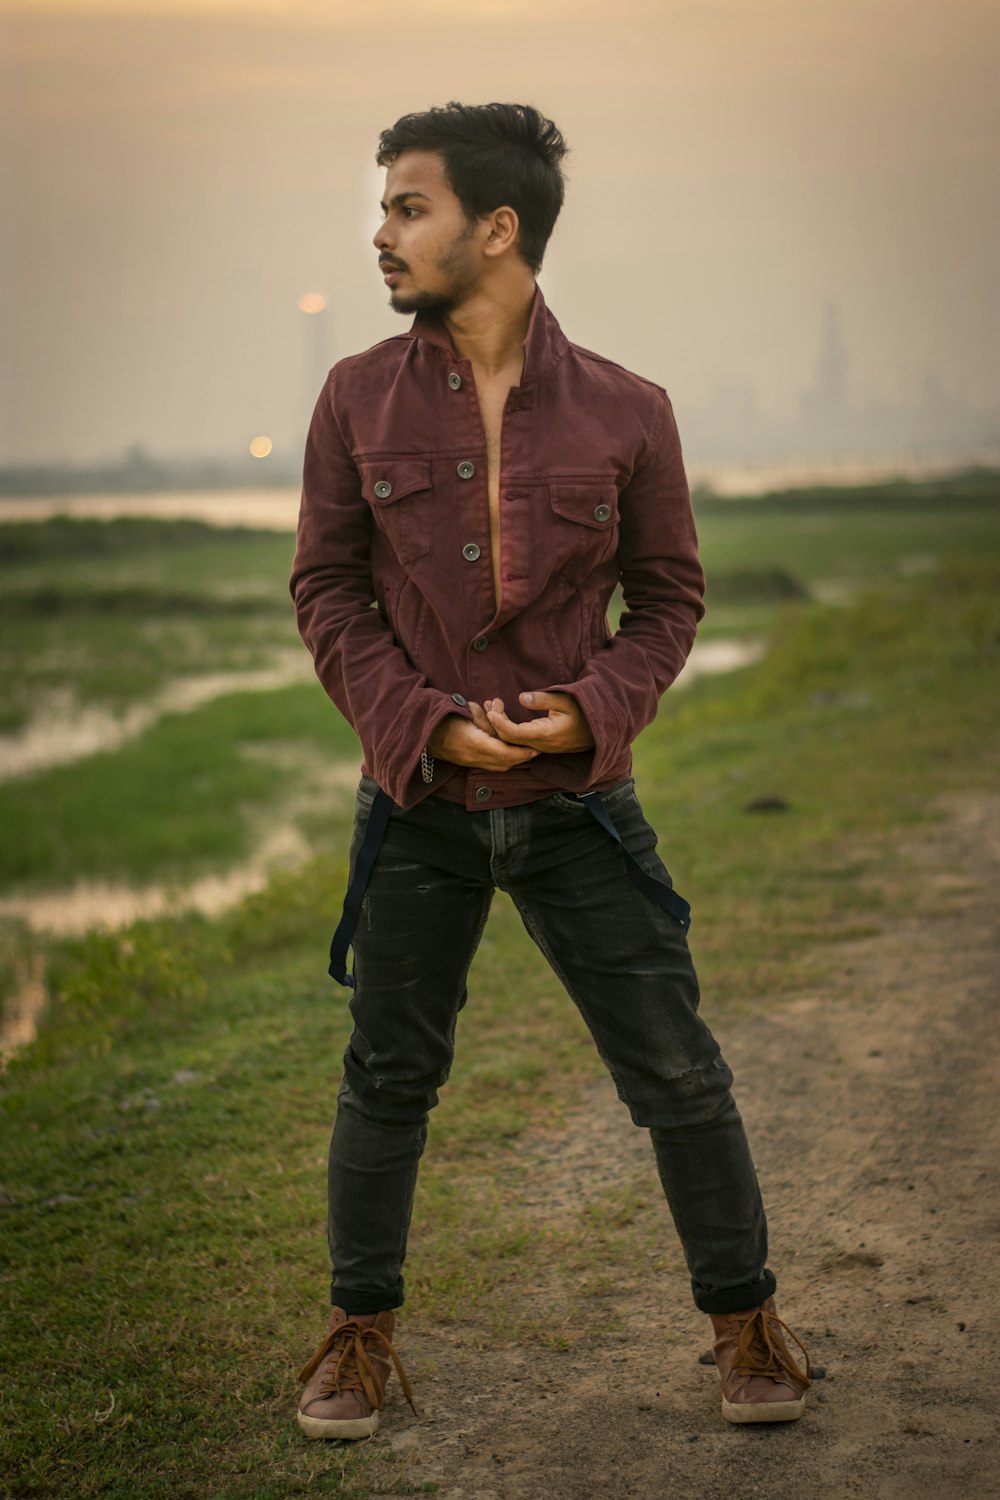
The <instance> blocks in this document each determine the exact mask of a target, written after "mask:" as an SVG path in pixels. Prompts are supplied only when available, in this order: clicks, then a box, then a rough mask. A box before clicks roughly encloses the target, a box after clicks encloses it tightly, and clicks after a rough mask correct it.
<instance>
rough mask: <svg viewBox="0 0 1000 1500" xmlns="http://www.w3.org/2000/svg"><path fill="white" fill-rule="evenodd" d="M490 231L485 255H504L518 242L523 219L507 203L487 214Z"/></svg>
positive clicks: (486, 240) (484, 251)
mask: <svg viewBox="0 0 1000 1500" xmlns="http://www.w3.org/2000/svg"><path fill="white" fill-rule="evenodd" d="M486 218H487V222H488V226H489V227H488V231H487V235H486V239H485V241H484V243H483V254H484V255H504V254H505V253H506V252H507V251H508V250H510V249H511V248H512V247H513V246H514V245H516V244H517V234H518V230H519V229H520V227H521V221H520V219H519V218H518V217H517V214H516V213H515V212H514V210H513V209H512V208H509V207H507V205H506V204H505V205H504V206H503V207H502V208H495V209H494V210H493V212H492V213H491V214H487V215H486Z"/></svg>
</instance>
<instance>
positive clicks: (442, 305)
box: [389, 292, 457, 318]
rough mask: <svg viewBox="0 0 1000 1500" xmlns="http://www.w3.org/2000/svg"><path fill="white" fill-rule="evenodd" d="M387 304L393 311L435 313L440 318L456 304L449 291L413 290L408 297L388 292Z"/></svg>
mask: <svg viewBox="0 0 1000 1500" xmlns="http://www.w3.org/2000/svg"><path fill="white" fill-rule="evenodd" d="M389 306H390V307H391V308H392V310H393V312H398V313H436V314H437V316H438V317H439V318H440V317H443V316H444V314H445V313H449V312H451V310H452V308H453V307H455V306H457V300H456V298H455V297H454V296H453V295H452V294H451V293H450V292H413V293H411V295H410V296H409V297H407V296H406V294H405V293H403V294H402V295H401V296H398V297H397V295H396V293H395V292H390V294H389Z"/></svg>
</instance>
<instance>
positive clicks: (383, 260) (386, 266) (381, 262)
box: [378, 255, 410, 271]
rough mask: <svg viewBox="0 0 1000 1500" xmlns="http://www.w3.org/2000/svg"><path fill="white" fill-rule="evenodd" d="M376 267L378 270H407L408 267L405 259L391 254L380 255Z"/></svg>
mask: <svg viewBox="0 0 1000 1500" xmlns="http://www.w3.org/2000/svg"><path fill="white" fill-rule="evenodd" d="M378 268H379V270H380V271H408V270H409V269H410V268H409V266H408V265H407V264H406V261H405V260H397V259H396V258H395V256H393V255H380V256H379V258H378Z"/></svg>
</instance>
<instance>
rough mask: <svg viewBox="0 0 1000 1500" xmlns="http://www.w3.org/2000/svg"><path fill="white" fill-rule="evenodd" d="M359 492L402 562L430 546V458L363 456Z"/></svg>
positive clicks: (421, 553)
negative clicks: (367, 457)
mask: <svg viewBox="0 0 1000 1500" xmlns="http://www.w3.org/2000/svg"><path fill="white" fill-rule="evenodd" d="M358 473H359V474H360V475H361V493H362V495H363V496H364V498H365V499H366V500H367V502H368V504H369V505H370V506H371V508H372V515H373V516H374V517H375V523H376V525H377V526H378V528H379V530H380V531H382V532H384V534H385V535H386V537H388V539H389V542H390V543H391V545H392V548H393V551H394V552H395V554H396V556H397V557H398V558H399V560H400V562H401V563H411V562H415V561H416V559H417V558H418V557H423V556H424V554H425V553H427V552H429V551H430V550H431V461H430V459H429V458H387V459H375V460H370V459H363V460H362V461H361V462H359V463H358Z"/></svg>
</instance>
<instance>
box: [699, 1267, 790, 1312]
mask: <svg viewBox="0 0 1000 1500" xmlns="http://www.w3.org/2000/svg"><path fill="white" fill-rule="evenodd" d="M777 1284H778V1283H777V1281H776V1280H775V1278H774V1274H773V1272H771V1271H765V1272H764V1274H763V1276H762V1277H761V1278H760V1280H759V1281H745V1282H743V1283H742V1284H741V1285H740V1286H725V1287H721V1288H720V1289H719V1290H718V1291H715V1292H713V1291H709V1290H707V1289H706V1288H705V1287H702V1286H699V1285H698V1283H697V1282H696V1281H692V1283H691V1290H692V1292H693V1293H694V1300H695V1306H696V1307H698V1308H699V1309H700V1310H701V1311H702V1312H703V1313H715V1314H716V1315H718V1314H722V1313H734V1312H742V1311H743V1310H744V1308H748V1307H760V1306H761V1304H762V1303H764V1302H766V1301H767V1299H768V1297H773V1296H774V1289H775V1287H776V1286H777Z"/></svg>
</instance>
